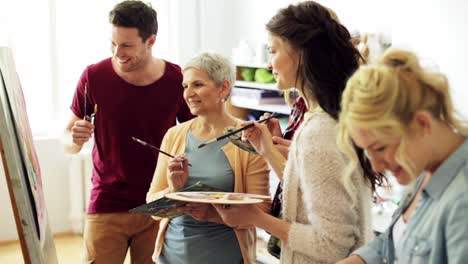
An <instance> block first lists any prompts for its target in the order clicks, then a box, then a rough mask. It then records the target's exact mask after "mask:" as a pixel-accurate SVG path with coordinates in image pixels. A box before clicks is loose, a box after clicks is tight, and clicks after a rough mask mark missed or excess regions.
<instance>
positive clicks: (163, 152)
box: [132, 137, 192, 166]
mask: <svg viewBox="0 0 468 264" xmlns="http://www.w3.org/2000/svg"><path fill="white" fill-rule="evenodd" d="M132 139H133V140H134V141H135V142H138V143H140V144H141V145H143V146H146V147H150V148H152V149H155V150H157V151H159V152H161V153H162V154H164V155H166V156H169V157H171V158H174V159H175V157H174V156H173V155H171V154H169V153H167V152H165V151H162V150H161V149H159V148H157V147H155V146H153V145H151V144H149V143H146V142H144V141H143V140H140V139H138V138H136V137H132ZM188 165H189V166H192V164H190V163H189V164H188Z"/></svg>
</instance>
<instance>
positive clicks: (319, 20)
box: [266, 1, 384, 189]
mask: <svg viewBox="0 0 468 264" xmlns="http://www.w3.org/2000/svg"><path fill="white" fill-rule="evenodd" d="M266 29H267V30H268V32H270V34H272V35H273V36H277V37H280V38H281V39H283V40H284V41H286V42H287V43H288V44H289V45H290V46H291V47H292V48H293V49H295V50H297V51H298V52H299V66H298V69H297V76H296V80H300V81H301V82H302V83H301V87H303V89H305V90H304V91H303V95H304V97H307V96H313V97H314V98H315V99H316V100H317V103H318V104H319V105H320V107H321V108H322V109H323V110H324V111H325V112H326V113H328V114H329V115H330V116H331V117H333V118H334V119H335V120H338V116H339V113H340V111H341V105H340V103H341V96H342V93H343V90H344V89H345V87H346V82H347V80H348V79H349V78H350V77H351V75H352V74H353V73H354V72H355V71H356V70H357V68H358V67H359V60H360V59H362V60H363V58H362V57H361V55H360V54H359V51H358V50H357V49H356V48H355V47H354V45H353V44H352V42H351V35H350V33H349V31H348V30H347V29H346V28H345V27H344V26H343V25H341V24H340V23H339V22H338V20H337V19H336V18H333V17H332V15H331V12H330V10H329V9H327V8H326V7H324V6H322V5H320V4H318V3H316V2H314V1H305V2H301V3H298V4H293V5H289V6H288V7H286V8H283V9H280V10H279V11H278V13H277V14H276V15H275V16H274V17H272V18H271V19H270V21H269V22H268V23H267V24H266ZM355 149H356V152H357V155H358V157H359V162H360V165H361V167H362V169H363V171H364V176H365V178H366V179H367V180H368V181H369V182H370V184H371V186H372V189H374V188H375V186H376V185H381V184H382V182H383V180H384V175H383V174H380V173H376V172H374V171H373V170H372V167H371V165H370V162H369V160H368V159H367V158H366V157H365V155H364V151H363V150H362V149H360V148H357V147H355Z"/></svg>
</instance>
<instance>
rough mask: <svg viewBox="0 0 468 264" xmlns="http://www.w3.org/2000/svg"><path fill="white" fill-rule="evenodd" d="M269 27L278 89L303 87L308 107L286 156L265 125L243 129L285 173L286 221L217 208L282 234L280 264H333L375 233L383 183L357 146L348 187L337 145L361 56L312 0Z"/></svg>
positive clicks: (254, 211)
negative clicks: (375, 194) (375, 200)
mask: <svg viewBox="0 0 468 264" xmlns="http://www.w3.org/2000/svg"><path fill="white" fill-rule="evenodd" d="M266 27H267V30H268V31H269V33H270V38H269V45H270V50H271V54H272V58H271V66H272V68H273V74H274V75H275V78H276V80H277V83H278V87H280V88H284V87H295V88H297V90H298V91H299V93H300V95H301V96H302V97H303V98H304V99H305V102H306V105H307V109H308V111H307V113H306V114H305V116H304V121H303V122H302V124H301V126H300V127H299V129H298V130H297V131H296V133H295V136H294V138H293V140H292V142H291V146H290V149H289V154H288V158H287V159H286V158H285V157H284V156H283V155H282V154H281V152H280V151H279V150H278V149H277V148H275V147H274V145H273V143H272V139H271V137H272V136H271V133H270V131H269V130H268V127H267V125H266V124H259V123H255V127H253V128H251V129H248V130H246V131H245V132H244V134H243V136H244V137H245V138H246V139H248V140H249V141H250V143H251V144H252V145H253V146H254V147H255V149H256V150H257V152H258V153H260V154H261V155H262V156H263V157H264V158H265V159H266V160H267V161H268V163H269V164H270V166H271V167H272V168H273V169H274V170H275V172H276V173H277V175H278V176H279V177H280V178H282V181H283V184H284V193H283V214H282V218H283V219H278V218H275V217H273V216H271V215H269V214H267V213H264V212H262V211H261V210H259V209H258V208H257V207H255V206H236V207H231V208H222V207H219V206H216V209H217V210H218V211H219V213H220V215H221V217H222V218H223V219H224V222H225V223H227V224H228V225H231V226H234V227H235V226H244V225H255V226H258V227H260V228H262V229H265V230H267V231H268V232H270V233H271V234H273V235H275V236H277V237H278V238H280V239H281V241H282V242H283V244H282V252H281V262H282V263H334V262H336V261H337V260H339V259H341V258H343V257H346V256H347V255H348V254H349V253H350V252H352V251H353V250H354V249H356V248H358V247H360V246H361V245H363V244H365V243H366V242H367V241H369V239H370V238H371V234H372V232H371V222H370V207H371V198H372V195H371V191H372V189H373V186H374V185H375V184H376V183H378V182H380V181H381V180H382V176H381V175H379V174H375V173H374V172H373V171H372V170H371V168H370V166H369V163H368V162H366V159H365V157H364V155H363V152H362V151H359V150H357V149H356V150H357V153H356V154H357V156H358V157H359V160H360V162H361V163H360V164H361V166H360V167H361V169H360V170H359V171H357V172H356V173H354V174H353V175H352V176H351V178H350V180H349V181H347V183H346V184H345V182H344V181H343V175H344V173H345V168H346V165H347V159H346V158H345V156H344V155H343V154H342V153H341V152H340V151H339V149H338V147H337V145H336V137H337V133H338V123H337V119H338V115H339V113H340V100H341V94H342V92H343V90H344V88H345V85H346V81H347V79H348V78H349V77H350V76H351V75H352V74H353V73H354V71H355V70H356V69H357V68H358V66H359V59H360V55H359V52H358V51H357V50H356V48H355V47H354V46H353V44H352V42H351V36H350V34H349V32H348V30H347V29H346V28H345V27H344V26H343V25H341V24H340V23H339V22H338V21H337V20H335V19H333V18H332V17H331V15H330V12H329V9H327V8H326V7H323V6H322V5H320V4H318V3H315V2H313V1H306V2H302V3H299V4H296V5H290V6H288V7H287V8H284V9H281V10H279V12H278V13H277V15H275V16H274V17H273V18H272V19H271V20H270V21H269V22H268V24H267V26H266ZM363 175H364V176H365V177H363Z"/></svg>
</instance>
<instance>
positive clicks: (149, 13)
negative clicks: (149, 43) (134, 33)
mask: <svg viewBox="0 0 468 264" xmlns="http://www.w3.org/2000/svg"><path fill="white" fill-rule="evenodd" d="M109 22H110V23H111V24H112V25H114V26H116V27H128V28H137V29H138V35H139V36H140V37H141V38H142V39H143V42H144V41H146V40H147V39H148V38H149V37H150V36H151V35H153V34H154V35H156V34H157V33H158V18H157V14H156V10H154V9H153V8H152V7H151V5H150V4H145V3H143V2H141V1H134V0H128V1H123V2H121V3H119V4H117V5H116V6H115V7H114V9H112V10H111V11H110V13H109Z"/></svg>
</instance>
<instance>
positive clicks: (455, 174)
mask: <svg viewBox="0 0 468 264" xmlns="http://www.w3.org/2000/svg"><path fill="white" fill-rule="evenodd" d="M342 107H343V110H342V112H341V115H340V134H339V145H340V146H341V148H342V149H343V151H345V152H346V153H347V154H348V156H349V157H351V158H352V159H353V160H355V161H356V157H355V155H354V152H353V148H352V146H353V144H356V145H357V146H359V147H361V148H363V149H364V150H365V151H366V153H367V155H368V157H369V158H370V160H371V164H372V167H373V169H374V170H375V171H379V172H384V171H387V172H391V173H392V174H393V175H394V176H395V177H396V179H397V181H398V182H399V183H400V184H404V185H407V184H409V183H412V182H415V187H414V190H413V191H412V193H410V194H409V195H408V196H407V197H404V199H403V200H402V203H401V205H400V207H399V208H398V210H397V211H396V213H395V214H394V217H393V220H392V222H391V225H390V227H389V228H388V230H387V231H386V232H385V233H384V234H382V235H381V236H379V237H378V238H376V239H374V240H373V241H372V242H371V243H369V244H368V245H366V246H364V247H362V248H360V249H358V250H357V251H355V252H354V253H353V254H352V256H351V257H349V258H347V259H345V260H343V261H341V262H340V264H345V263H396V262H398V263H466V261H467V259H468V220H467V219H468V218H467V216H468V196H467V193H468V141H467V140H466V135H467V132H468V127H467V125H466V122H462V121H461V120H459V119H457V117H456V115H455V111H454V108H453V103H452V101H451V98H450V93H449V88H448V83H447V80H446V78H445V77H444V76H443V75H441V74H438V73H430V72H427V71H425V70H423V69H422V68H421V66H420V65H419V62H418V59H417V57H416V56H415V55H414V54H413V53H411V52H408V51H404V50H389V51H387V52H386V53H385V54H384V55H383V58H382V60H381V62H380V63H378V64H375V65H370V66H362V67H361V68H360V69H359V70H358V71H357V72H356V73H355V74H354V75H353V77H352V78H351V79H350V80H349V81H348V83H347V86H346V90H345V92H344V94H343V99H342Z"/></svg>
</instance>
